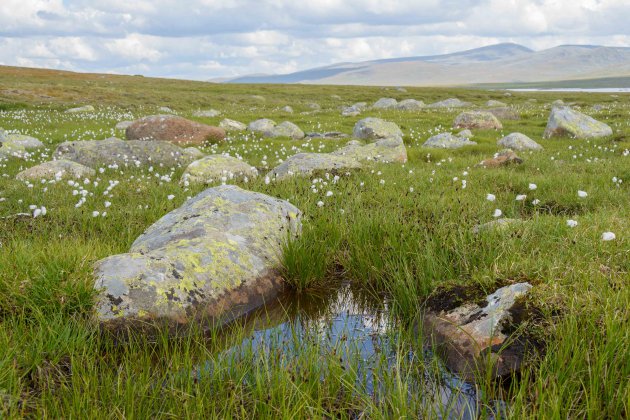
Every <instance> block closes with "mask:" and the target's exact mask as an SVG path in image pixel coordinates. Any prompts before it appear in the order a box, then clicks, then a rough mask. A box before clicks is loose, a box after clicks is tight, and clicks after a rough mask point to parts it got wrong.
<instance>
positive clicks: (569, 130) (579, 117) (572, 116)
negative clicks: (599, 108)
mask: <svg viewBox="0 0 630 420" xmlns="http://www.w3.org/2000/svg"><path fill="white" fill-rule="evenodd" d="M612 133H613V131H612V128H610V126H608V125H607V124H604V123H603V122H600V121H597V120H596V119H594V118H592V117H589V116H588V115H585V114H582V113H581V112H578V111H575V110H574V109H571V108H570V107H568V106H557V107H554V108H553V109H552V110H551V114H550V115H549V120H548V121H547V128H546V129H545V134H544V135H543V137H544V138H546V139H548V138H551V137H556V136H570V137H573V138H576V139H590V138H596V137H606V136H610V135H612Z"/></svg>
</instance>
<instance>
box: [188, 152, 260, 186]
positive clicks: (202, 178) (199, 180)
mask: <svg viewBox="0 0 630 420" xmlns="http://www.w3.org/2000/svg"><path fill="white" fill-rule="evenodd" d="M256 176H258V171H257V170H256V168H254V167H253V166H251V165H249V164H247V163H246V162H243V161H242V160H240V159H237V158H235V157H232V156H224V155H209V156H206V157H204V158H202V159H199V160H196V161H194V162H192V163H191V164H190V165H188V167H187V168H186V170H185V171H184V174H183V175H182V180H181V183H185V182H189V183H191V184H211V183H218V182H222V181H223V178H225V180H226V181H231V180H234V179H236V180H238V179H243V178H249V179H253V178H256Z"/></svg>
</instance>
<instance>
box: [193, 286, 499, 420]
mask: <svg viewBox="0 0 630 420" xmlns="http://www.w3.org/2000/svg"><path fill="white" fill-rule="evenodd" d="M239 323H240V326H239V327H241V328H240V329H237V330H238V331H240V332H241V335H240V336H239V338H236V339H234V338H232V339H230V340H228V342H227V343H225V344H224V346H223V350H222V351H220V352H219V354H218V355H217V357H216V358H213V361H212V362H207V363H206V364H205V365H201V366H198V368H197V369H196V373H195V375H200V376H202V375H208V374H211V372H213V371H215V370H217V369H221V370H225V369H229V367H226V366H224V364H225V363H226V361H231V362H228V363H227V364H230V363H240V362H242V361H243V360H245V359H249V360H251V359H253V358H260V357H262V358H263V360H271V359H272V358H273V359H274V360H278V358H280V359H281V360H282V362H281V363H283V365H281V366H284V364H286V366H287V367H288V366H289V365H293V364H294V363H295V360H296V359H299V358H305V357H306V358H307V360H309V359H308V358H313V354H315V359H316V363H319V364H320V366H319V367H320V368H321V367H322V366H321V364H328V363H333V364H335V365H336V366H337V367H339V366H342V369H343V370H344V372H346V371H348V372H352V373H353V375H352V376H351V377H352V380H353V381H354V382H355V383H354V384H353V385H352V386H351V387H350V388H352V389H353V390H354V391H353V392H356V393H360V394H362V395H367V396H369V397H370V398H371V399H372V400H374V401H379V400H380V399H383V398H386V397H387V392H390V391H391V386H392V382H391V381H392V380H393V379H395V376H396V373H394V374H392V373H393V372H394V370H396V371H397V374H398V376H399V377H400V378H401V379H402V374H403V373H404V372H407V374H405V375H404V379H403V381H404V382H405V390H406V391H405V392H407V395H408V397H409V398H410V399H416V401H418V402H419V403H420V404H419V405H421V406H423V407H424V409H425V410H426V409H427V407H428V408H429V409H428V410H427V412H428V413H430V414H432V415H433V416H437V417H440V418H457V419H474V418H477V417H478V415H479V413H480V410H481V407H480V405H481V404H480V402H479V398H478V397H479V396H478V395H477V392H476V388H475V387H474V385H472V384H469V383H466V382H464V381H463V380H461V379H459V378H458V377H456V376H455V375H453V374H451V373H449V372H448V370H447V369H446V368H445V367H444V366H443V364H442V363H441V362H440V361H439V359H437V357H435V356H434V355H433V354H432V353H431V352H430V351H429V350H428V349H423V350H422V351H421V352H420V353H421V354H418V352H417V351H414V350H413V348H412V347H415V348H423V347H422V346H421V345H417V346H407V348H403V347H402V346H401V344H400V343H401V342H402V341H403V340H399V335H400V328H399V326H398V325H396V323H395V322H394V321H392V320H391V317H389V316H388V303H387V299H384V298H376V297H374V296H371V295H370V294H367V293H365V292H364V291H362V290H361V289H357V288H354V287H352V286H351V285H350V284H347V283H345V284H340V285H339V286H338V287H337V288H335V289H333V290H330V291H327V292H322V293H321V294H320V295H313V294H310V295H302V296H290V295H285V296H283V297H282V298H280V299H279V300H278V301H277V302H274V303H272V304H269V305H267V306H266V307H264V308H262V309H260V310H258V311H257V312H256V313H254V314H252V315H250V316H249V317H248V318H247V319H244V320H241V321H239ZM243 331H244V336H245V337H244V338H243V335H242V334H243ZM305 355H306V356H305ZM414 367H415V369H414ZM322 370H323V371H324V372H325V371H326V367H323V369H322ZM409 372H412V373H409ZM322 376H325V375H322ZM323 379H324V378H322V380H323ZM243 380H245V381H247V378H244V379H243ZM252 380H254V379H253V378H252ZM486 415H487V413H486Z"/></svg>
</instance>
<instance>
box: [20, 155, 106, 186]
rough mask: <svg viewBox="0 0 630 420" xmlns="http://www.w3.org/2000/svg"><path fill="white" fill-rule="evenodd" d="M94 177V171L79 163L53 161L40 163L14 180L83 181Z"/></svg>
mask: <svg viewBox="0 0 630 420" xmlns="http://www.w3.org/2000/svg"><path fill="white" fill-rule="evenodd" d="M94 175H96V171H95V170H94V169H92V168H88V167H87V166H85V165H81V164H80V163H76V162H72V161H70V160H64V159H62V160H53V161H51V162H45V163H41V164H39V165H36V166H33V167H31V168H28V169H26V170H24V171H22V172H20V173H18V174H17V175H16V176H15V178H16V179H18V180H21V181H27V180H28V181H36V180H40V179H50V180H52V179H62V178H75V179H77V178H78V179H83V178H86V177H88V178H89V177H92V176H94Z"/></svg>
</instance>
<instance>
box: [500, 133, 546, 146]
mask: <svg viewBox="0 0 630 420" xmlns="http://www.w3.org/2000/svg"><path fill="white" fill-rule="evenodd" d="M497 144H498V145H499V146H503V147H505V148H507V149H512V150H542V149H543V147H542V146H541V145H540V144H538V143H536V142H535V141H534V140H532V139H530V138H529V137H527V136H526V135H525V134H521V133H511V134H508V135H507V136H505V137H503V138H502V139H501V140H499V141H498V142H497Z"/></svg>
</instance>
